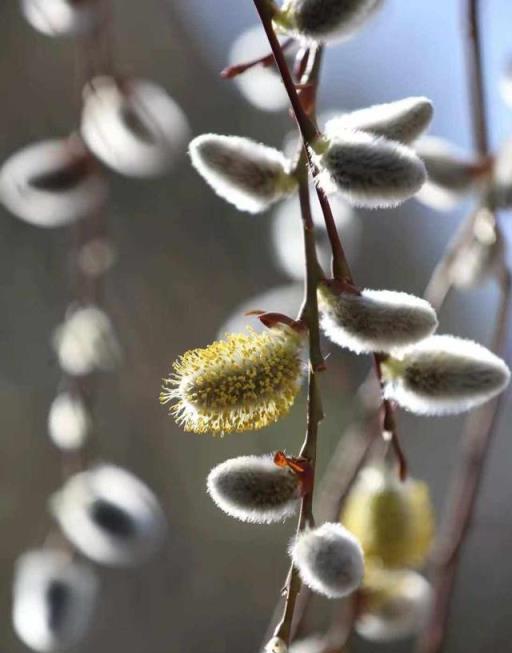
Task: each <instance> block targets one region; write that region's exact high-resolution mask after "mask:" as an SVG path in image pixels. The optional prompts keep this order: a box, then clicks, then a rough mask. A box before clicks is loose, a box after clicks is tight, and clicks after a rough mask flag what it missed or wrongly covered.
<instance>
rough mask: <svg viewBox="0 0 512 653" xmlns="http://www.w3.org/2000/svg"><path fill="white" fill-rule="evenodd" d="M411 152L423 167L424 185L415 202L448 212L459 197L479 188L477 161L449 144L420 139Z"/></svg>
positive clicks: (436, 139)
mask: <svg viewBox="0 0 512 653" xmlns="http://www.w3.org/2000/svg"><path fill="white" fill-rule="evenodd" d="M414 149H415V151H416V153H417V155H418V156H419V157H420V159H421V160H422V161H423V163H424V164H425V168H426V170H427V176H428V179H427V182H426V183H425V185H424V186H423V188H422V189H421V191H420V192H419V193H418V196H417V199H419V200H420V201H422V202H424V203H425V204H427V205H429V206H433V207H434V208H436V209H441V210H443V209H445V210H446V209H449V208H451V207H452V206H453V205H454V204H455V203H456V202H457V201H458V200H459V199H460V198H462V197H464V195H466V194H468V193H469V192H471V191H472V190H476V189H477V188H478V184H477V181H476V178H475V169H476V165H477V164H476V162H475V161H472V160H471V159H470V158H468V157H467V156H465V155H464V154H463V153H461V152H460V151H459V150H458V149H457V148H455V147H454V146H453V145H451V143H449V142H447V141H445V140H444V139H441V138H437V137H431V136H429V137H425V138H421V139H420V140H419V141H418V142H417V143H415V146H414Z"/></svg>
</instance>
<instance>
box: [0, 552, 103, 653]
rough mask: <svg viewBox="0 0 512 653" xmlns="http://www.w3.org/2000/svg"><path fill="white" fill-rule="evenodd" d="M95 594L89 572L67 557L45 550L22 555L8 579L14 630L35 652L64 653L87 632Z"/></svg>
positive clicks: (63, 554)
mask: <svg viewBox="0 0 512 653" xmlns="http://www.w3.org/2000/svg"><path fill="white" fill-rule="evenodd" d="M97 591H98V582H97V579H96V576H95V574H94V572H93V571H92V570H91V569H90V568H89V567H88V566H87V565H86V564H85V563H83V562H78V561H76V560H73V559H72V558H71V557H70V556H69V555H68V554H67V553H65V552H63V551H54V550H50V549H41V550H34V551H30V552H28V553H25V554H23V555H22V556H21V557H20V558H19V559H18V560H17V562H16V567H15V573H14V585H13V606H12V618H13V623H14V629H15V631H16V633H17V634H18V636H19V637H20V639H21V640H23V642H24V643H25V644H27V646H30V648H32V649H34V650H36V651H41V652H42V653H50V652H53V651H62V650H63V649H67V648H69V647H70V646H72V645H73V644H75V643H76V642H77V641H78V640H80V639H81V638H82V636H83V635H84V634H85V633H86V631H87V630H88V627H89V624H90V620H91V616H92V612H93V610H94V607H95V603H96V597H97Z"/></svg>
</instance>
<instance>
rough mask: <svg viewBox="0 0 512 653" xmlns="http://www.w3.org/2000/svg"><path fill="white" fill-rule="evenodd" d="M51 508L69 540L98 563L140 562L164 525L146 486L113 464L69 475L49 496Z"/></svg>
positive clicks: (155, 546)
mask: <svg viewBox="0 0 512 653" xmlns="http://www.w3.org/2000/svg"><path fill="white" fill-rule="evenodd" d="M51 510H52V513H53V515H54V517H55V518H56V520H57V522H58V523H59V525H60V527H61V528H62V530H63V532H64V534H65V535H66V537H67V538H68V539H69V540H70V542H72V544H73V545H74V546H75V547H76V548H77V549H78V550H79V551H80V552H81V553H83V555H85V556H87V557H88V558H90V559H91V560H94V561H95V562H98V563H100V564H104V565H113V566H131V565H136V564H138V563H140V562H143V561H144V560H146V559H147V558H149V557H150V556H151V555H153V554H154V553H155V552H156V551H157V550H158V548H159V547H160V545H161V543H162V540H163V537H164V535H165V530H166V525H165V517H164V514H163V512H162V509H161V508H160V505H159V504H158V501H157V499H156V497H155V496H154V494H153V493H152V492H151V490H150V489H149V488H148V487H147V486H146V485H144V484H143V483H142V482H141V481H139V480H138V479H137V478H136V477H135V476H133V475H132V474H130V473H129V472H127V471H125V470H124V469H121V468H119V467H114V466H113V465H100V466H98V467H94V468H92V469H89V470H87V471H85V472H81V473H79V474H76V475H75V476H73V477H71V478H70V479H69V480H68V481H67V482H66V484H65V485H64V487H63V488H62V489H61V490H59V491H58V492H57V493H56V494H55V495H54V496H53V497H52V500H51Z"/></svg>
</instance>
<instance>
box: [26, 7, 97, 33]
mask: <svg viewBox="0 0 512 653" xmlns="http://www.w3.org/2000/svg"><path fill="white" fill-rule="evenodd" d="M21 8H22V11H23V14H24V16H25V18H26V20H27V22H29V23H30V25H32V27H33V28H34V29H36V30H37V31H38V32H42V33H43V34H46V35H47V36H80V35H82V34H86V33H88V32H90V31H91V30H92V29H94V27H95V26H96V25H97V24H98V22H99V20H100V17H101V7H100V3H99V2H98V0H81V2H76V1H75V2H74V1H73V0H22V3H21Z"/></svg>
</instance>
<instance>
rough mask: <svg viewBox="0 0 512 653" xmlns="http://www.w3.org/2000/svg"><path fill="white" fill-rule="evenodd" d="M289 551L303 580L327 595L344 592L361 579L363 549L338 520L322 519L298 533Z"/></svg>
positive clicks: (339, 595) (344, 594)
mask: <svg viewBox="0 0 512 653" xmlns="http://www.w3.org/2000/svg"><path fill="white" fill-rule="evenodd" d="M289 554H290V557H291V559H292V561H293V564H294V565H295V566H296V567H297V569H298V571H299V574H300V576H301V578H302V580H303V582H304V583H305V584H306V585H307V586H308V587H309V588H310V589H312V590H313V591H314V592H317V593H318V594H323V595H324V596H327V597H328V598H330V599H337V598H342V597H344V596H347V595H348V594H350V593H352V592H353V591H354V590H356V589H357V588H358V587H359V586H360V585H361V583H362V580H363V575H364V555H363V550H362V548H361V545H360V544H359V542H358V541H357V539H356V538H355V537H354V536H353V535H352V534H351V533H350V532H349V531H348V530H347V529H346V528H344V527H343V526H342V525H341V524H338V523H325V524H322V526H320V527H319V528H315V529H312V530H306V531H303V532H301V533H299V534H298V535H297V536H296V537H295V538H294V539H293V540H292V541H291V543H290V547H289Z"/></svg>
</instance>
